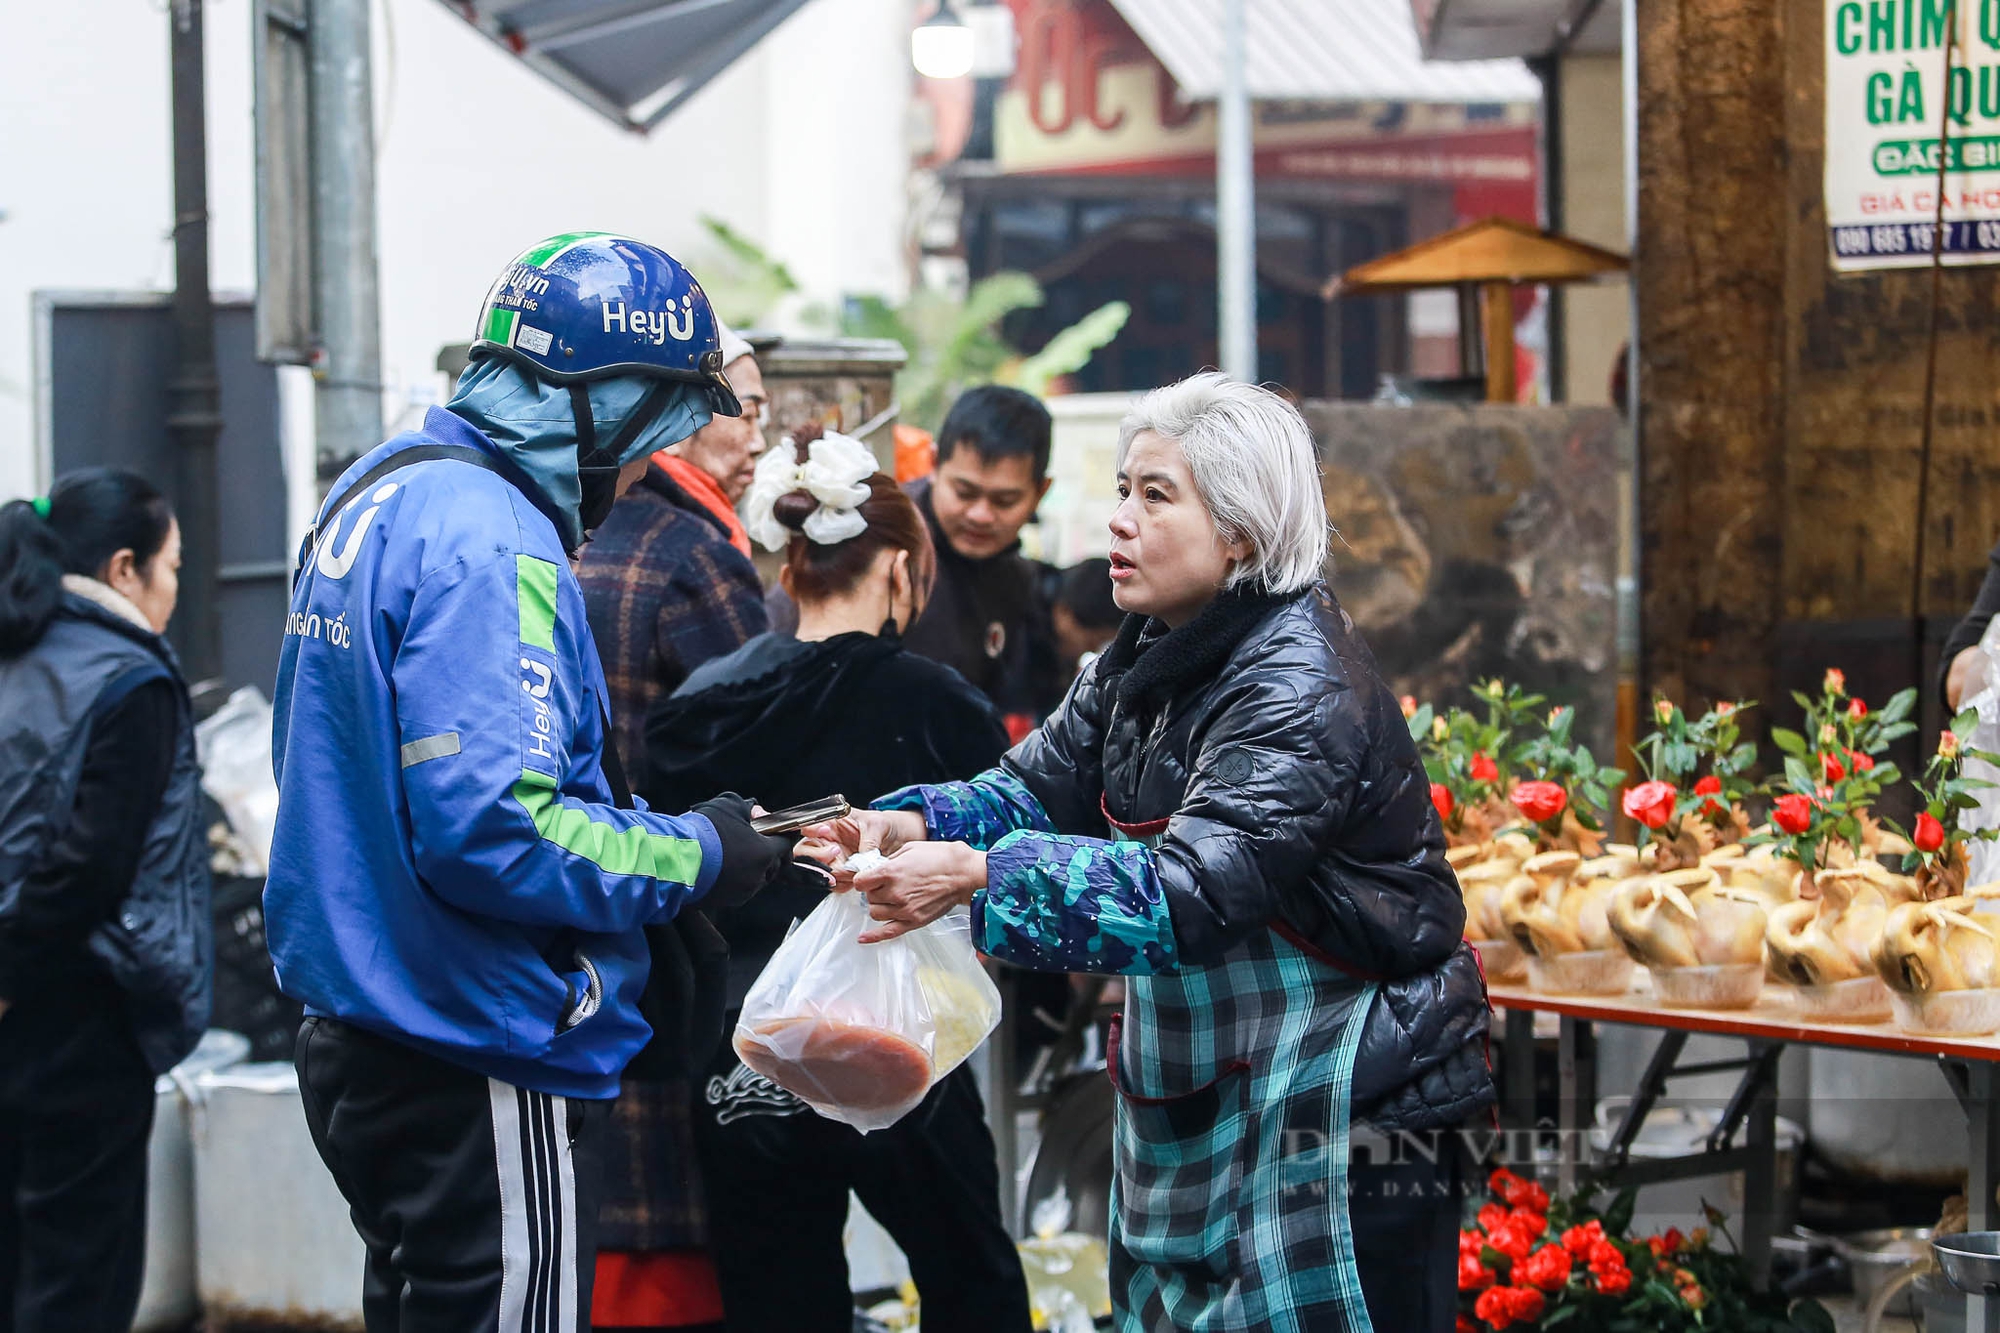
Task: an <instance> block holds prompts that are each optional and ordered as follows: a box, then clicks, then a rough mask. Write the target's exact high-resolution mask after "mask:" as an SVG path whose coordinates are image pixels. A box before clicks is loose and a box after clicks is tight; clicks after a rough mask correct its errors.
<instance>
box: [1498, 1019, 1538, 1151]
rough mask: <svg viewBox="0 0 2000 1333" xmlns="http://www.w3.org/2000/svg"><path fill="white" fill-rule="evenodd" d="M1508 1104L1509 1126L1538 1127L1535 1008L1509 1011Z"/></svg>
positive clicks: (1507, 1034) (1524, 1128) (1510, 1127)
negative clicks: (1536, 1109) (1536, 1120)
mask: <svg viewBox="0 0 2000 1333" xmlns="http://www.w3.org/2000/svg"><path fill="white" fill-rule="evenodd" d="M1506 1043H1507V1049H1506V1051H1505V1053H1504V1059H1505V1060H1506V1062H1507V1105H1506V1108H1505V1110H1506V1121H1507V1127H1508V1128H1509V1129H1515V1130H1532V1129H1533V1128H1534V1127H1535V1011H1534V1010H1532V1009H1509V1010H1507V1027H1506Z"/></svg>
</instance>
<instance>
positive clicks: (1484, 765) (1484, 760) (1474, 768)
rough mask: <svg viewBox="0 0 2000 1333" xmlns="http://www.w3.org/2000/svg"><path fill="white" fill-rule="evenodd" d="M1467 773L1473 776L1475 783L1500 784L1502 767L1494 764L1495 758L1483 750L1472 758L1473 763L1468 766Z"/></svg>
mask: <svg viewBox="0 0 2000 1333" xmlns="http://www.w3.org/2000/svg"><path fill="white" fill-rule="evenodd" d="M1466 771H1467V772H1468V773H1470V774H1471V775H1472V780H1473V781H1474V782H1498V781H1499V780H1500V765H1498V764H1496V763H1494V762H1493V756H1492V755H1490V754H1487V753H1486V752H1485V751H1483V750H1482V751H1479V752H1478V753H1476V754H1474V755H1473V756H1472V762H1471V764H1470V765H1468V767H1467V769H1466Z"/></svg>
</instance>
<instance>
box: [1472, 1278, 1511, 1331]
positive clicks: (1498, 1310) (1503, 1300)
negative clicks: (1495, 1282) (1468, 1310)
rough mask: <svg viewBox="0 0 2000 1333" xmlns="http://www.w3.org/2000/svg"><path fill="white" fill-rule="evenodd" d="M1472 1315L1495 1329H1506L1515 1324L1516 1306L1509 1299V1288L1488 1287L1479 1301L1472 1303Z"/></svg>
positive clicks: (1481, 1293)
mask: <svg viewBox="0 0 2000 1333" xmlns="http://www.w3.org/2000/svg"><path fill="white" fill-rule="evenodd" d="M1472 1313H1474V1314H1476V1315H1478V1316H1479V1317H1480V1318H1481V1319H1482V1320H1484V1321H1485V1322H1486V1323H1487V1324H1488V1325H1489V1326H1491V1327H1493V1328H1505V1327H1507V1325H1509V1324H1511V1323H1513V1322H1514V1304H1513V1302H1512V1301H1510V1300H1508V1299H1507V1288H1505V1287H1488V1288H1487V1289H1486V1290H1484V1291H1482V1292H1480V1293H1479V1299H1478V1300H1476V1301H1474V1302H1473V1303H1472Z"/></svg>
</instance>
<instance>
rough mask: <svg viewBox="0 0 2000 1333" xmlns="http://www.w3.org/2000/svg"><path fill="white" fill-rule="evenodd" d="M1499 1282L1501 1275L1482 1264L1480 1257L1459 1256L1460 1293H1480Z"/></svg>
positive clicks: (1474, 1255)
mask: <svg viewBox="0 0 2000 1333" xmlns="http://www.w3.org/2000/svg"><path fill="white" fill-rule="evenodd" d="M1499 1280H1500V1275H1499V1274H1498V1273H1496V1272H1494V1271H1493V1270H1492V1269H1490V1268H1488V1267H1487V1266H1486V1265H1485V1264H1482V1263H1480V1262H1479V1256H1478V1255H1476V1254H1461V1255H1459V1256H1458V1289H1459V1290H1460V1291H1478V1290H1480V1289H1481V1288H1483V1287H1490V1286H1492V1285H1493V1284H1494V1283H1495V1282H1497V1281H1499Z"/></svg>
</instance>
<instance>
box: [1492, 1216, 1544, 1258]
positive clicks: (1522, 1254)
mask: <svg viewBox="0 0 2000 1333" xmlns="http://www.w3.org/2000/svg"><path fill="white" fill-rule="evenodd" d="M1486 1243H1487V1244H1488V1245H1491V1246H1492V1247H1493V1248H1494V1249H1496V1250H1498V1251H1500V1253H1502V1254H1504V1255H1506V1256H1507V1257H1508V1258H1509V1259H1511V1260H1513V1261H1514V1262H1515V1263H1519V1262H1521V1260H1523V1259H1525V1258H1527V1257H1528V1251H1530V1250H1532V1249H1534V1248H1535V1238H1534V1236H1532V1235H1530V1234H1529V1232H1528V1230H1527V1228H1525V1227H1523V1226H1521V1224H1520V1223H1518V1222H1502V1223H1501V1224H1500V1225H1499V1226H1497V1227H1494V1228H1493V1229H1492V1230H1491V1231H1488V1232H1487V1233H1486Z"/></svg>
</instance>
